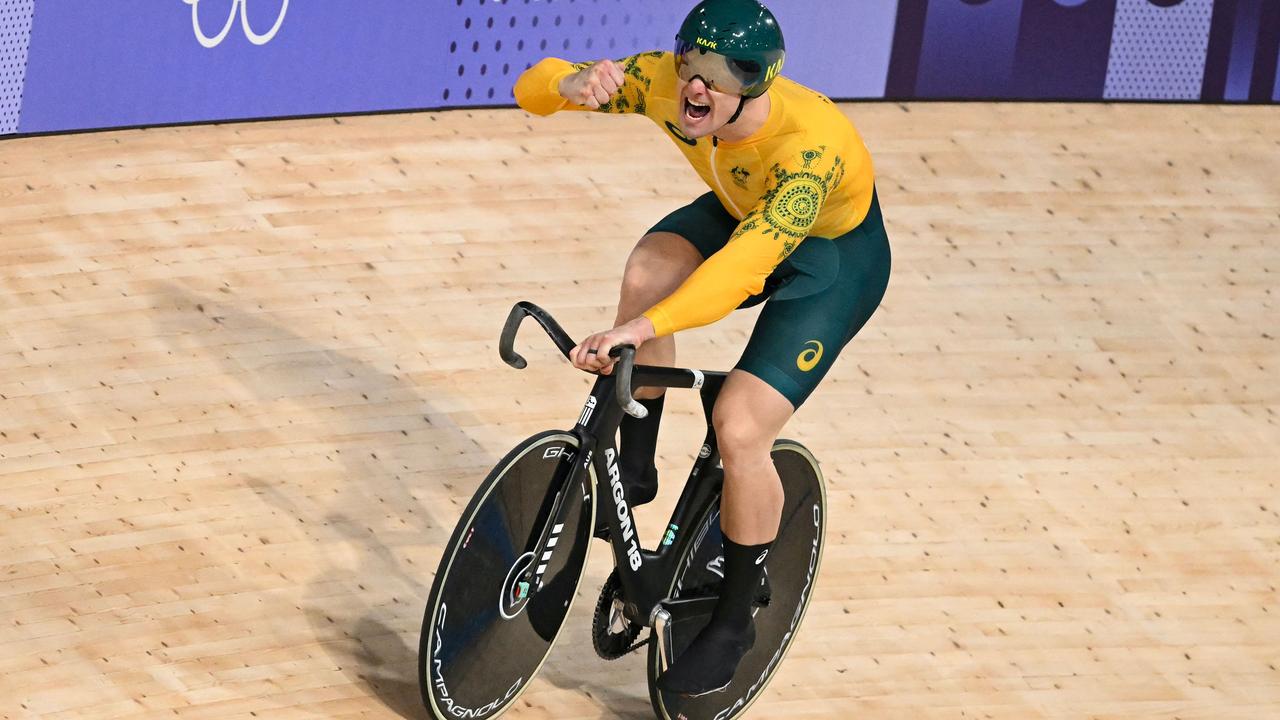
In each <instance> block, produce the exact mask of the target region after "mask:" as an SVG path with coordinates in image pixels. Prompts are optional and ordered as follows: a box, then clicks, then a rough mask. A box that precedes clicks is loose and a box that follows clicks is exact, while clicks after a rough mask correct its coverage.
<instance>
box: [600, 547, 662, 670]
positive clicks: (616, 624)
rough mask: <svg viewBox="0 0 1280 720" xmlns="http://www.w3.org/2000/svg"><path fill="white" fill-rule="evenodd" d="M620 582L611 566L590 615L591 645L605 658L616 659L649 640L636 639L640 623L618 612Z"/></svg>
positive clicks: (620, 600) (616, 572) (640, 628)
mask: <svg viewBox="0 0 1280 720" xmlns="http://www.w3.org/2000/svg"><path fill="white" fill-rule="evenodd" d="M622 604H623V601H622V582H621V581H619V580H618V571H617V570H616V569H615V570H614V571H613V572H612V573H610V574H609V579H608V580H605V582H604V587H603V588H601V589H600V599H599V600H596V611H595V614H594V615H593V616H592V618H591V644H592V646H594V647H595V649H596V655H599V656H600V657H601V658H603V659H605V660H617V659H618V658H620V657H623V656H625V655H628V654H630V653H632V652H635V651H636V650H639V649H640V648H642V647H644V646H645V645H647V644H648V643H649V639H648V638H645V639H644V640H641V641H639V642H636V638H638V637H640V631H642V630H644V626H642V625H637V624H635V623H633V622H631V621H630V620H627V619H626V618H625V617H624V616H623V614H622Z"/></svg>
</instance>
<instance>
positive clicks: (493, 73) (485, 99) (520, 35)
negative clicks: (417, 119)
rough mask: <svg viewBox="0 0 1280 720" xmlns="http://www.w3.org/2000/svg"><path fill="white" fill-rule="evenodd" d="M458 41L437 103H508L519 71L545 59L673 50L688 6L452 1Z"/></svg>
mask: <svg viewBox="0 0 1280 720" xmlns="http://www.w3.org/2000/svg"><path fill="white" fill-rule="evenodd" d="M450 4H451V5H452V7H451V8H450V9H449V12H447V13H442V15H445V17H444V18H442V22H446V23H449V24H450V32H449V36H450V37H451V38H452V41H451V42H450V44H449V48H448V51H449V53H448V58H449V59H448V62H449V66H448V69H447V71H446V73H445V79H444V82H443V87H441V88H439V89H437V91H436V92H437V93H438V94H437V95H436V96H435V97H434V98H430V100H431V101H432V102H435V103H439V104H443V105H508V104H511V102H512V101H513V98H514V94H513V92H512V88H513V87H514V86H515V82H516V79H517V78H519V77H520V73H522V72H524V71H525V70H526V69H527V68H528V67H530V66H531V65H533V63H535V62H538V61H539V60H541V59H542V58H544V57H559V58H564V59H566V60H574V61H588V60H599V59H600V58H604V57H609V58H620V57H625V56H627V55H632V54H634V53H637V52H643V51H647V50H669V49H671V48H672V47H673V46H674V44H675V36H676V30H677V29H678V28H679V25H680V22H681V21H682V20H683V19H684V16H685V13H687V12H688V10H689V5H690V3H689V1H688V0H649V1H647V2H644V3H637V2H634V0H453V2H452V3H450Z"/></svg>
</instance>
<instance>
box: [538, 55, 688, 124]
mask: <svg viewBox="0 0 1280 720" xmlns="http://www.w3.org/2000/svg"><path fill="white" fill-rule="evenodd" d="M664 59H665V61H666V62H670V56H669V55H668V54H667V53H662V52H650V53H641V54H639V55H632V56H630V57H626V58H623V59H621V60H618V61H617V63H618V64H619V65H621V66H622V72H623V74H624V75H625V76H626V79H625V82H623V84H622V89H621V90H620V91H619V92H618V94H616V95H614V96H613V99H612V100H610V101H609V102H607V103H605V104H604V105H601V106H600V109H599V112H603V113H613V114H623V113H638V114H640V115H644V114H645V112H646V105H647V103H646V97H647V95H648V93H649V90H650V88H651V86H652V82H653V81H652V78H653V76H654V71H655V70H656V68H657V64H658V63H660V62H663V61H664ZM589 65H590V63H571V62H569V61H567V60H561V59H560V58H546V59H545V60H542V61H541V62H539V63H538V64H537V65H534V66H533V67H531V68H529V69H528V70H525V71H524V73H523V74H522V75H521V76H520V79H519V80H517V81H516V87H515V95H516V104H518V105H519V106H520V107H521V108H523V109H525V110H527V111H529V112H531V113H533V114H534V115H551V114H553V113H556V112H559V111H561V110H574V111H584V112H585V111H590V110H591V108H588V107H585V106H583V105H575V104H573V103H571V102H569V101H568V100H565V99H564V98H563V97H562V96H561V95H560V81H561V80H564V79H565V78H566V77H568V76H569V75H572V74H573V73H575V72H578V71H579V70H582V69H583V68H585V67H588V66H589Z"/></svg>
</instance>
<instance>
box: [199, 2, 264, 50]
mask: <svg viewBox="0 0 1280 720" xmlns="http://www.w3.org/2000/svg"><path fill="white" fill-rule="evenodd" d="M182 1H183V2H184V3H186V4H188V5H190V6H191V28H192V29H193V30H194V31H195V34H196V40H199V41H200V44H201V45H203V46H204V47H207V48H214V47H218V46H219V45H221V44H222V41H223V40H225V39H226V38H227V34H228V33H230V32H231V26H232V25H234V24H235V22H236V11H237V10H239V11H240V27H241V28H242V29H243V30H244V36H245V37H246V38H248V39H249V42H251V43H253V44H254V45H266V44H267V43H269V42H271V39H272V38H274V37H275V36H276V33H278V32H280V26H281V25H282V24H284V16H285V13H287V12H288V11H289V0H284V4H283V5H281V6H280V15H279V16H278V17H276V24H275V25H272V26H271V29H270V30H268V31H266V32H265V33H261V34H259V33H257V32H254V30H253V28H252V27H250V26H249V11H248V4H249V0H231V13H230V14H229V15H227V22H226V24H224V25H223V26H222V31H221V32H219V33H218V34H217V35H214V36H213V37H209V36H208V35H205V33H204V29H203V28H201V27H200V0H182Z"/></svg>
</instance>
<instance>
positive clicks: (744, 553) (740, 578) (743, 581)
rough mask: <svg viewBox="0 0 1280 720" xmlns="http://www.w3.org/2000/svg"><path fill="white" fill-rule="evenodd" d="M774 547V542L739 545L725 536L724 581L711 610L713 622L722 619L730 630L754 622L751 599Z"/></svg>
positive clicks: (722, 622)
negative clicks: (713, 610) (752, 620)
mask: <svg viewBox="0 0 1280 720" xmlns="http://www.w3.org/2000/svg"><path fill="white" fill-rule="evenodd" d="M771 547H773V543H772V542H767V543H763V544H760V545H739V544H738V543H736V542H734V541H732V540H730V539H729V536H728V535H726V536H725V538H724V583H723V584H722V585H721V586H720V601H719V602H717V603H716V609H715V612H713V613H712V614H711V622H712V623H713V624H715V623H719V624H722V625H724V626H725V627H727V628H729V629H731V630H742V629H743V628H745V627H746V626H747V625H750V624H751V603H752V602H753V601H754V600H755V597H756V590H757V588H759V587H760V575H761V574H762V573H763V572H764V561H765V558H767V557H768V556H769V548H771Z"/></svg>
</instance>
